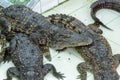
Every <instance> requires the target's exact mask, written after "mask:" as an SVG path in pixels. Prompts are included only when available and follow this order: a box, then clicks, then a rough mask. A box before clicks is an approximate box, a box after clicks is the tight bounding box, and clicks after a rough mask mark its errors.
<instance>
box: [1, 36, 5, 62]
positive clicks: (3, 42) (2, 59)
mask: <svg viewBox="0 0 120 80" xmlns="http://www.w3.org/2000/svg"><path fill="white" fill-rule="evenodd" d="M6 43H7V41H6V37H5V36H4V35H2V34H0V63H1V62H2V61H4V56H5V49H6V47H7V45H6Z"/></svg>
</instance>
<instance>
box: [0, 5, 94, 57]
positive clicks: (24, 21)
mask: <svg viewBox="0 0 120 80" xmlns="http://www.w3.org/2000/svg"><path fill="white" fill-rule="evenodd" d="M0 27H1V34H4V35H5V36H6V40H7V41H8V42H9V41H10V40H11V39H12V37H14V35H15V34H16V33H19V32H20V33H25V34H27V35H28V36H29V35H30V34H34V35H37V36H35V37H34V36H33V37H34V39H33V38H32V39H33V40H34V41H37V42H35V43H36V44H37V45H43V53H44V54H45V55H49V49H48V48H49V47H51V48H54V49H56V50H62V49H64V48H66V47H74V46H81V45H82V46H83V45H89V44H91V43H92V39H91V38H89V37H87V36H84V33H81V34H78V33H75V32H73V31H72V30H66V29H61V28H59V27H54V25H52V24H51V23H50V22H48V21H47V19H46V18H45V17H44V16H42V15H41V14H38V13H37V12H34V11H32V10H31V9H30V8H28V7H25V6H24V5H11V6H9V7H7V8H3V9H1V10H0ZM41 31H43V32H45V31H46V33H45V34H47V35H45V37H46V39H45V41H44V42H46V41H47V42H48V43H45V44H41V43H40V42H39V38H40V37H39V34H40V32H41ZM79 32H80V31H79ZM77 36H79V37H77Z"/></svg>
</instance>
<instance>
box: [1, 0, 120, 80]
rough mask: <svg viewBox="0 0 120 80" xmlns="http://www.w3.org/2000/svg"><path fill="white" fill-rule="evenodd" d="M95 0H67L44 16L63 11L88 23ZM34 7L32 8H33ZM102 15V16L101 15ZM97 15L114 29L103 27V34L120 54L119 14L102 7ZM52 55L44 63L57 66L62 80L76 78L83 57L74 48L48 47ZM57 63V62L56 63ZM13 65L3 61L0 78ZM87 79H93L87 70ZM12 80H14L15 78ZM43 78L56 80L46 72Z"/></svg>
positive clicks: (114, 51)
mask: <svg viewBox="0 0 120 80" xmlns="http://www.w3.org/2000/svg"><path fill="white" fill-rule="evenodd" d="M94 1H95V0H69V1H67V2H65V3H64V4H62V5H59V6H57V7H55V8H54V9H52V10H50V11H48V12H46V13H44V14H43V15H44V16H48V15H50V14H55V13H63V14H68V15H71V16H74V17H76V18H78V19H79V20H81V21H82V22H83V23H84V24H85V25H88V24H90V23H92V22H93V20H92V18H91V16H90V5H91V3H92V2H94ZM33 9H34V8H33ZM103 16H104V17H103ZM97 17H98V18H99V19H100V20H101V21H102V22H104V23H105V24H106V25H107V26H109V27H110V28H111V29H113V30H114V31H109V30H107V29H105V28H103V27H101V29H102V30H103V35H104V36H105V38H106V39H107V40H108V41H109V43H110V45H111V47H112V51H113V54H120V51H119V50H120V37H119V34H120V25H119V24H120V14H119V13H117V12H115V11H112V10H108V9H102V10H100V11H98V12H97ZM50 51H51V55H52V61H51V62H49V61H47V60H46V59H45V58H44V63H52V64H53V65H55V67H56V68H57V71H60V72H62V73H64V75H65V76H66V78H65V79H64V80H78V79H76V78H77V76H78V75H79V73H78V72H77V70H76V66H77V65H78V64H79V63H81V62H84V60H83V58H82V57H81V56H80V55H79V54H78V53H77V52H76V51H75V50H74V49H67V50H66V51H64V52H60V53H58V52H56V51H55V50H54V49H50ZM58 63H59V64H58ZM10 66H13V64H12V63H11V62H10V63H5V64H0V80H2V79H3V78H6V76H5V75H6V74H5V73H6V70H7V69H8V68H9V67H10ZM117 71H118V73H119V74H120V66H119V67H118V68H117ZM87 78H88V79H87V80H94V79H93V75H92V74H91V73H89V72H88V75H87ZM13 80H16V79H15V78H14V79H13ZM44 80H57V79H56V78H55V77H54V76H53V75H52V74H51V73H48V74H47V75H46V76H45V79H44Z"/></svg>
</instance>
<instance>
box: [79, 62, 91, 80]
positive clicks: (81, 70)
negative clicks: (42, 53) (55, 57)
mask: <svg viewBox="0 0 120 80" xmlns="http://www.w3.org/2000/svg"><path fill="white" fill-rule="evenodd" d="M77 70H78V72H79V73H80V75H79V76H78V78H77V79H81V80H87V71H90V72H91V71H92V67H91V66H90V65H88V64H87V63H85V62H83V63H80V64H78V66H77Z"/></svg>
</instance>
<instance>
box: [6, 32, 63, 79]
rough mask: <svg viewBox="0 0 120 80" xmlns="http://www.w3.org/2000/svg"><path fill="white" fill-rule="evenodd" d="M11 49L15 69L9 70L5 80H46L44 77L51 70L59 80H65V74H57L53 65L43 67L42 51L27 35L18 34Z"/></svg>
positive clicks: (12, 42)
mask: <svg viewBox="0 0 120 80" xmlns="http://www.w3.org/2000/svg"><path fill="white" fill-rule="evenodd" d="M41 39H42V38H41ZM9 49H10V51H9V52H10V53H11V59H12V62H13V63H14V65H15V67H11V68H9V69H8V70H7V79H4V80H12V77H13V76H14V77H18V78H19V79H20V80H44V76H45V75H46V74H47V73H48V72H49V71H51V70H52V73H53V75H54V76H55V77H56V78H58V80H60V79H62V80H63V78H64V76H63V74H61V73H60V72H56V69H55V67H54V66H53V65H52V64H45V65H43V54H42V51H41V50H40V49H39V47H38V46H37V45H36V44H34V43H33V42H32V40H31V39H30V38H28V36H27V35H25V34H22V33H17V34H16V35H15V37H14V38H13V39H12V40H11V42H10V47H9Z"/></svg>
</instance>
